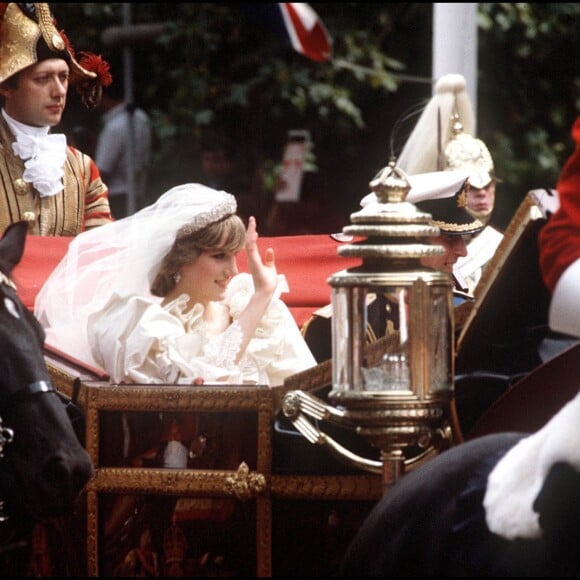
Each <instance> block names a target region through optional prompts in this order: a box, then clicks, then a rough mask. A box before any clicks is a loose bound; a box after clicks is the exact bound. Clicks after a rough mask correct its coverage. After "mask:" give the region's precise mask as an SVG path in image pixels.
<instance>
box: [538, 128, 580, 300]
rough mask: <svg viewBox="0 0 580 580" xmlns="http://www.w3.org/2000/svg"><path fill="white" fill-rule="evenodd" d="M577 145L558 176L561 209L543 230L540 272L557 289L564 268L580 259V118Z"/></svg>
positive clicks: (548, 283) (574, 136)
mask: <svg viewBox="0 0 580 580" xmlns="http://www.w3.org/2000/svg"><path fill="white" fill-rule="evenodd" d="M572 138H573V139H574V141H575V143H576V148H575V150H574V152H573V153H572V155H571V156H570V157H569V158H568V160H567V161H566V163H565V165H564V167H563V169H562V172H561V174H560V177H559V179H558V185H557V187H556V189H557V190H558V195H559V198H560V207H559V209H558V210H557V211H556V212H555V213H554V215H552V216H551V217H550V219H549V220H548V223H547V224H546V225H545V226H544V227H543V228H542V229H541V230H540V233H539V237H538V242H539V251H540V271H541V273H542V277H543V279H544V283H545V284H546V286H547V287H548V289H549V290H550V292H553V291H554V288H555V287H556V283H557V282H558V280H559V279H560V276H561V275H562V274H563V273H564V271H565V270H566V269H567V268H568V266H570V265H571V264H572V263H574V262H575V261H576V260H577V259H578V258H580V117H578V118H577V119H576V121H575V123H574V125H573V126H572Z"/></svg>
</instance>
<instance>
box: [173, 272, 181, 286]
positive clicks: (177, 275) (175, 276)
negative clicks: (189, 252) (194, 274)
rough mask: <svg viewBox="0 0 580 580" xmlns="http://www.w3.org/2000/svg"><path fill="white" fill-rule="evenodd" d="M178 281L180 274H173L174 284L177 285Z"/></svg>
mask: <svg viewBox="0 0 580 580" xmlns="http://www.w3.org/2000/svg"><path fill="white" fill-rule="evenodd" d="M180 280H181V272H175V273H174V274H173V281H174V282H175V283H176V284H179V282H180Z"/></svg>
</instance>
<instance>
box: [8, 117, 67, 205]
mask: <svg viewBox="0 0 580 580" xmlns="http://www.w3.org/2000/svg"><path fill="white" fill-rule="evenodd" d="M2 116H3V117H4V119H5V120H6V122H7V123H8V126H9V127H10V130H11V131H12V133H14V136H15V137H16V142H15V143H13V144H12V149H13V151H14V153H15V154H16V155H18V157H20V159H22V160H23V161H24V173H23V174H22V179H24V181H26V183H32V184H33V185H34V187H35V188H36V189H37V190H38V192H39V194H40V196H41V197H45V196H50V195H56V194H57V193H60V192H61V191H62V189H63V187H64V185H63V182H62V178H63V176H64V169H63V166H64V162H65V160H66V146H67V145H66V136H65V135H64V134H62V133H58V134H54V135H49V134H48V132H49V131H50V127H31V126H30V125H25V124H23V123H20V122H18V121H16V120H15V119H13V118H12V117H10V116H9V115H8V114H7V113H6V111H5V110H4V109H2Z"/></svg>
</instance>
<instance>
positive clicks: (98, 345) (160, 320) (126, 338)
mask: <svg viewBox="0 0 580 580" xmlns="http://www.w3.org/2000/svg"><path fill="white" fill-rule="evenodd" d="M185 299H186V298H185ZM178 300H179V299H178ZM174 308H179V304H176V305H175V306H174ZM202 312H203V310H202V308H201V307H199V306H198V307H196V308H194V309H193V310H192V312H191V313H190V314H189V318H190V319H189V320H188V321H187V323H186V325H185V326H184V322H183V321H182V320H181V319H180V318H179V317H178V316H176V315H175V314H174V313H172V312H170V311H169V309H167V308H164V307H163V306H161V304H160V303H158V302H154V301H152V300H150V299H147V298H143V297H139V296H130V297H124V298H122V297H119V296H118V295H113V296H112V297H111V299H110V300H109V301H108V302H107V304H106V305H105V306H104V307H103V308H102V309H101V310H100V311H99V312H97V313H95V314H93V315H92V316H91V317H89V320H88V326H87V330H88V335H89V341H90V343H91V349H92V353H93V356H94V358H95V360H96V361H97V363H98V364H100V365H101V366H102V367H103V368H104V369H105V370H106V371H107V372H108V373H109V375H110V377H111V381H113V382H126V383H142V384H153V383H182V384H190V383H191V382H192V381H193V380H194V379H195V378H197V377H202V378H203V379H204V381H205V382H206V383H215V382H226V383H240V382H242V376H241V374H240V369H239V367H237V366H236V365H234V364H233V359H234V356H235V353H236V349H235V343H236V327H233V326H230V328H229V329H228V331H226V333H224V334H222V335H220V337H217V338H216V339H215V340H211V341H208V340H207V339H206V338H205V337H204V334H203V332H202V325H201V316H202ZM196 319H197V320H198V322H199V324H197V327H198V328H197V329H196V324H195V322H196ZM186 328H187V330H186ZM238 333H239V334H240V338H239V339H237V340H238V343H239V340H241V330H239V329H238ZM224 344H230V345H231V344H233V345H234V346H229V347H228V348H229V352H230V356H229V358H228V357H226V356H225V355H224V353H223V351H222V350H221V348H220V346H223V345H224Z"/></svg>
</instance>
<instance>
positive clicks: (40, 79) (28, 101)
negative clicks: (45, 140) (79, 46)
mask: <svg viewBox="0 0 580 580" xmlns="http://www.w3.org/2000/svg"><path fill="white" fill-rule="evenodd" d="M68 83H69V67H68V64H67V63H66V61H64V60H63V59H61V58H51V59H47V60H42V61H40V62H39V63H36V64H34V65H32V66H29V67H28V68H25V69H24V70H23V71H21V72H19V73H18V79H17V82H16V84H15V86H13V87H12V86H6V85H3V86H2V87H0V94H2V95H3V96H4V99H5V104H4V107H5V109H6V112H7V113H8V114H9V115H10V116H11V117H12V118H13V119H16V121H19V122H20V123H24V124H25V125H31V126H33V127H46V126H50V127H54V126H55V125H58V123H60V120H61V117H62V113H63V111H64V108H65V104H66V95H67V91H68Z"/></svg>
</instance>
